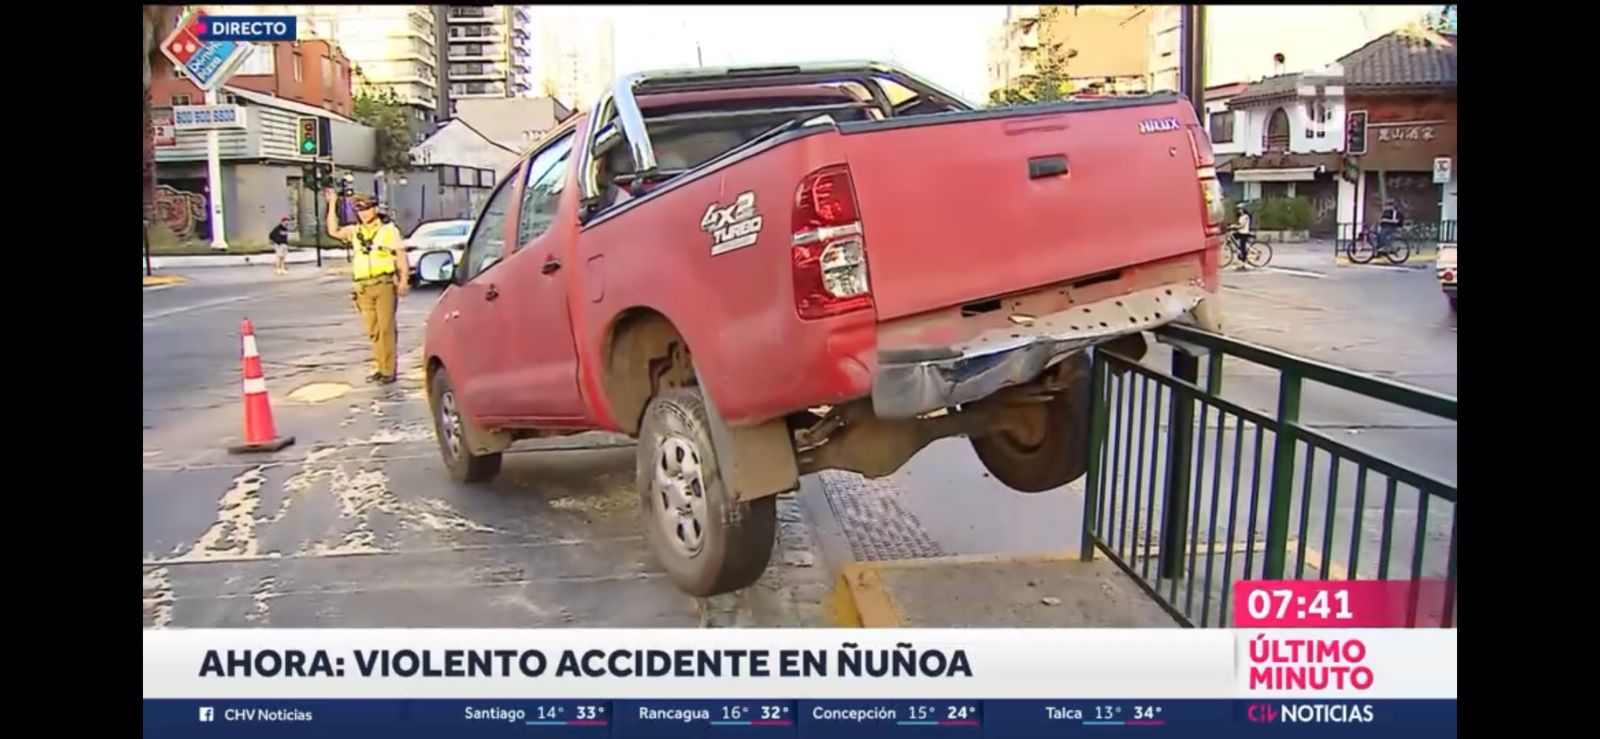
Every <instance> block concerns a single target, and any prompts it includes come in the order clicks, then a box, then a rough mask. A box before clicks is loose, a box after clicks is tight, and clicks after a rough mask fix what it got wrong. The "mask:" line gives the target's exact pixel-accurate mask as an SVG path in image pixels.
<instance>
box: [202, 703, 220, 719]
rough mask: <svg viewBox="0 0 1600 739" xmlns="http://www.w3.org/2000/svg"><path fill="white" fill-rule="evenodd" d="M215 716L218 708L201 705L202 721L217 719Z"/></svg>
mask: <svg viewBox="0 0 1600 739" xmlns="http://www.w3.org/2000/svg"><path fill="white" fill-rule="evenodd" d="M215 717H216V710H215V709H213V708H212V707H211V706H201V707H200V720H201V721H212V720H214V719H215Z"/></svg>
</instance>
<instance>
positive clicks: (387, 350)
mask: <svg viewBox="0 0 1600 739" xmlns="http://www.w3.org/2000/svg"><path fill="white" fill-rule="evenodd" d="M394 281H395V276H394V275H392V274H389V275H383V276H381V277H372V278H368V279H365V280H356V283H355V301H356V310H359V311H361V323H362V325H364V326H365V327H366V329H367V341H369V342H371V343H372V362H373V367H374V368H375V369H376V370H377V372H378V374H380V375H383V376H385V377H394V376H395V374H394V371H395V370H394V366H395V328H394V310H395V304H396V302H397V301H398V300H399V296H398V292H397V290H396V288H395V283H394Z"/></svg>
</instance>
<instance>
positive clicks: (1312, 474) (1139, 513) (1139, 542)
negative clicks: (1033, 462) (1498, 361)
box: [1082, 326, 1456, 627]
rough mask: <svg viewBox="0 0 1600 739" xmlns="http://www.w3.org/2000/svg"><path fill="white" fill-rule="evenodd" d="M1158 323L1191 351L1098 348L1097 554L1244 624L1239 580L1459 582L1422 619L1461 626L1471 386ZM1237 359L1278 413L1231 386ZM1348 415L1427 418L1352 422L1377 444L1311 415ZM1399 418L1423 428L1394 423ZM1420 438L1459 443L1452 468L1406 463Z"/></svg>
mask: <svg viewBox="0 0 1600 739" xmlns="http://www.w3.org/2000/svg"><path fill="white" fill-rule="evenodd" d="M1159 334H1160V335H1161V336H1162V337H1163V338H1164V339H1167V340H1170V341H1176V342H1181V345H1183V346H1185V347H1187V348H1189V351H1188V352H1185V351H1180V350H1176V349H1175V350H1174V351H1172V363H1171V364H1172V370H1171V372H1162V371H1160V370H1158V369H1155V368H1153V367H1151V366H1148V365H1146V364H1143V363H1140V362H1137V361H1134V360H1131V359H1128V358H1126V357H1123V356H1119V355H1117V354H1115V353H1113V352H1109V351H1095V352H1094V361H1093V381H1094V388H1095V392H1094V402H1093V409H1092V412H1091V424H1092V429H1093V435H1092V437H1091V443H1092V445H1093V446H1092V447H1091V449H1090V457H1089V460H1090V462H1089V472H1088V480H1087V492H1086V494H1085V495H1084V518H1083V520H1084V526H1083V542H1082V557H1083V559H1085V560H1089V559H1092V558H1093V557H1094V555H1095V552H1096V550H1098V551H1100V552H1103V553H1104V554H1105V555H1106V556H1107V557H1108V558H1110V559H1111V560H1112V561H1113V562H1114V563H1116V565H1117V566H1119V567H1121V568H1122V569H1123V570H1124V571H1126V572H1127V573H1128V574H1129V575H1131V576H1132V577H1133V578H1134V579H1135V580H1136V581H1138V582H1139V584H1140V586H1141V587H1143V588H1144V589H1145V590H1146V591H1147V592H1148V593H1149V594H1150V595H1152V596H1154V597H1155V598H1156V599H1157V600H1158V601H1160V603H1161V605H1162V606H1163V607H1164V608H1165V609H1166V610H1167V611H1168V612H1169V613H1170V614H1172V616H1173V617H1174V618H1176V619H1177V620H1178V621H1179V622H1180V623H1182V624H1184V625H1186V626H1196V625H1198V626H1200V627H1208V626H1228V625H1229V624H1230V622H1229V620H1228V609H1229V606H1230V600H1231V598H1230V594H1231V588H1232V586H1233V584H1234V583H1235V582H1239V581H1242V580H1282V579H1320V580H1357V579H1359V580H1410V581H1411V582H1412V583H1414V584H1420V583H1422V582H1424V581H1443V582H1444V583H1445V586H1444V588H1443V590H1442V597H1440V598H1431V599H1427V600H1424V599H1421V598H1418V597H1413V598H1412V602H1411V606H1412V607H1411V613H1410V619H1411V620H1410V622H1409V623H1410V624H1411V625H1417V624H1419V623H1420V624H1436V625H1441V626H1445V627H1451V626H1453V625H1454V623H1455V611H1456V603H1455V600H1456V594H1455V582H1456V511H1455V506H1456V487H1455V483H1454V481H1453V478H1454V464H1455V458H1454V449H1455V440H1454V438H1453V435H1454V431H1455V421H1456V399H1455V398H1453V397H1450V396H1446V395H1442V394H1439V393H1435V392H1431V391H1428V390H1423V389H1420V388H1414V387H1410V386H1407V385H1403V384H1400V383H1396V382H1391V381H1388V380H1383V379H1380V378H1376V377H1372V376H1368V375H1363V374H1360V373H1356V372H1352V371H1350V370H1347V369H1342V368H1339V367H1335V366H1332V365H1329V364H1324V363H1321V362H1316V361H1313V360H1308V359H1303V358H1300V357H1295V356H1291V355H1289V354H1285V353H1283V352H1279V351H1276V350H1273V349H1268V348H1266V347H1263V346H1260V345H1257V344H1251V343H1249V342H1244V341H1239V340H1236V339H1230V338H1227V337H1223V336H1219V335H1216V334H1211V333H1208V332H1204V331H1199V330H1196V329H1192V328H1189V327H1186V326H1168V327H1165V328H1163V329H1161V331H1160V332H1159ZM1190 352H1192V353H1190ZM1197 354H1203V355H1204V362H1205V365H1206V368H1205V373H1204V382H1203V383H1202V382H1201V381H1200V377H1201V373H1200V364H1201V358H1200V357H1198V356H1196V355H1197ZM1225 367H1227V368H1228V369H1229V370H1240V371H1236V372H1233V373H1231V374H1230V375H1229V376H1230V377H1232V378H1234V379H1232V380H1230V383H1229V384H1230V388H1232V389H1239V390H1243V391H1248V390H1256V391H1258V393H1259V394H1261V395H1263V396H1267V395H1268V394H1269V393H1270V394H1273V395H1275V396H1276V401H1275V405H1276V410H1275V412H1273V413H1270V414H1269V413H1265V412H1261V411H1257V410H1252V409H1251V408H1248V407H1246V406H1245V405H1244V404H1242V403H1241V402H1236V401H1235V400H1230V399H1227V398H1224V397H1223V378H1224V368H1225ZM1263 369H1265V370H1266V372H1265V373H1263V372H1262V370H1263ZM1273 371H1275V372H1276V375H1277V376H1276V378H1275V382H1274V378H1272V377H1271V372H1273ZM1308 389H1311V390H1312V394H1313V395H1314V396H1315V397H1314V398H1313V399H1312V401H1311V402H1310V403H1309V404H1308V399H1307V390H1308ZM1245 394H1248V393H1245ZM1368 404H1370V406H1371V407H1368V408H1362V407H1361V406H1363V405H1368ZM1308 410H1309V411H1310V413H1309V414H1308ZM1342 413H1352V414H1355V413H1359V414H1360V415H1361V416H1362V417H1370V415H1371V414H1377V415H1378V416H1379V417H1393V416H1395V415H1396V414H1399V415H1401V416H1405V417H1408V418H1410V419H1411V422H1409V423H1404V424H1370V425H1367V426H1366V427H1362V426H1356V425H1350V424H1343V425H1342V426H1343V428H1342V429H1340V430H1341V431H1343V432H1344V435H1345V436H1347V437H1353V436H1358V435H1361V434H1366V438H1365V439H1363V441H1367V440H1368V439H1370V442H1369V443H1366V444H1364V445H1365V446H1368V447H1373V449H1363V448H1358V447H1356V446H1354V445H1353V444H1352V443H1347V442H1346V441H1344V440H1341V439H1339V438H1335V437H1334V436H1333V435H1332V433H1340V431H1332V433H1330V432H1329V429H1330V428H1338V427H1340V426H1341V424H1337V423H1333V422H1328V423H1317V422H1316V421H1315V420H1314V419H1309V418H1308V417H1307V416H1308V415H1316V414H1324V415H1329V414H1332V415H1338V414H1342ZM1397 430H1403V431H1404V432H1405V433H1407V434H1408V436H1407V439H1406V440H1404V441H1396V440H1394V439H1392V438H1390V439H1387V440H1386V439H1385V438H1384V437H1385V436H1388V435H1391V434H1394V433H1396V431H1397ZM1419 434H1420V436H1418V435H1419ZM1446 437H1448V438H1446ZM1419 439H1421V440H1422V441H1423V442H1424V443H1423V444H1422V447H1423V448H1424V450H1425V448H1426V446H1427V444H1428V443H1435V444H1437V445H1438V448H1441V449H1442V448H1445V447H1448V449H1450V450H1451V451H1450V453H1449V454H1448V455H1447V456H1448V457H1449V462H1448V464H1449V468H1450V469H1449V470H1448V471H1441V470H1434V469H1419V468H1420V467H1426V466H1427V464H1426V463H1417V464H1409V465H1408V464H1406V463H1403V462H1400V461H1396V458H1398V457H1403V456H1405V454H1404V450H1405V449H1407V448H1410V447H1411V445H1414V444H1416V443H1417V442H1418V440H1419ZM1385 441H1388V442H1390V443H1388V444H1385ZM1441 456H1442V455H1441ZM1435 462H1436V460H1435ZM1445 477H1449V478H1450V481H1446V480H1445V479H1444V478H1445ZM1374 554H1375V556H1373V555H1374ZM1152 570H1153V571H1152ZM1421 590H1422V589H1421V588H1420V587H1417V588H1413V593H1417V592H1421Z"/></svg>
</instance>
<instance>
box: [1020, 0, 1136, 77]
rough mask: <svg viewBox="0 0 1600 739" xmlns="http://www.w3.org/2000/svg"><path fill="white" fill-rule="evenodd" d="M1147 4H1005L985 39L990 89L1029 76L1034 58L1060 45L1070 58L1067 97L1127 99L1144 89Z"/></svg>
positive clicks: (1061, 49) (1033, 67)
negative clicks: (1105, 95) (1107, 95)
mask: <svg viewBox="0 0 1600 739" xmlns="http://www.w3.org/2000/svg"><path fill="white" fill-rule="evenodd" d="M1154 7H1156V6H1149V5H1008V6H1006V17H1005V21H1004V22H1003V24H1002V26H1001V28H1000V29H997V30H996V31H995V32H994V33H993V34H992V35H991V36H990V39H989V60H988V64H989V70H988V71H989V88H990V89H991V90H999V89H1002V88H1005V87H1009V86H1011V85H1012V84H1013V83H1014V82H1015V81H1016V80H1017V79H1018V78H1020V77H1026V76H1028V75H1031V74H1033V73H1034V69H1035V55H1036V54H1037V53H1038V52H1040V51H1041V50H1043V49H1046V48H1049V47H1051V46H1059V49H1060V51H1061V52H1062V53H1065V54H1068V55H1070V57H1071V58H1070V60H1069V61H1068V62H1067V75H1068V79H1069V81H1070V85H1071V88H1072V89H1071V92H1090V91H1092V92H1101V93H1113V94H1126V93H1137V92H1143V91H1144V89H1145V87H1146V84H1147V79H1148V78H1147V74H1146V71H1147V68H1148V64H1147V60H1146V56H1147V54H1148V52H1149V43H1148V36H1149V27H1150V24H1151V21H1152V18H1153V16H1154V14H1153V12H1152V9H1153V8H1154Z"/></svg>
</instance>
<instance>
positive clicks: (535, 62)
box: [528, 8, 617, 110]
mask: <svg viewBox="0 0 1600 739" xmlns="http://www.w3.org/2000/svg"><path fill="white" fill-rule="evenodd" d="M531 37H532V38H531V44H530V45H531V47H532V50H533V56H532V58H531V59H530V61H529V67H530V74H529V82H530V84H529V88H530V90H529V93H528V94H529V96H531V97H548V98H554V99H556V100H558V101H560V102H561V103H562V104H564V105H565V106H567V107H568V108H570V109H572V110H586V109H588V108H589V106H591V105H594V103H595V101H596V100H599V98H600V93H601V92H602V91H604V90H605V88H606V86H607V85H609V84H611V83H612V81H613V80H615V79H616V76H617V72H616V56H615V32H614V30H613V28H612V25H611V22H610V21H607V20H604V19H598V18H585V17H580V16H577V15H575V14H572V13H570V12H565V11H562V10H559V9H545V8H537V9H535V10H534V12H533V19H532V33H531Z"/></svg>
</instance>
